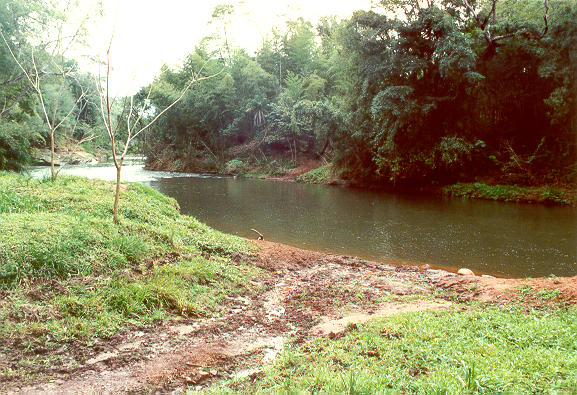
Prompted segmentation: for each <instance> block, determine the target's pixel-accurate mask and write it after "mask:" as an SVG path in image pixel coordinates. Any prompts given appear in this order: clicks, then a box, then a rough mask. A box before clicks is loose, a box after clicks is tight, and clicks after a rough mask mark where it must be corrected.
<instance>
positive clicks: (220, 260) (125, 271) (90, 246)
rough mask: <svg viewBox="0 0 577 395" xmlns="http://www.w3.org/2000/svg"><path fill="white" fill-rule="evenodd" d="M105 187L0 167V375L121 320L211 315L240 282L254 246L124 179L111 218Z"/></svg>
mask: <svg viewBox="0 0 577 395" xmlns="http://www.w3.org/2000/svg"><path fill="white" fill-rule="evenodd" d="M113 187H114V186H113V184H112V183H108V182H103V181H93V180H87V179H82V178H75V177H67V176H61V177H59V178H58V179H57V180H56V181H51V180H50V179H47V180H38V179H30V178H26V177H24V176H19V175H14V174H10V173H5V172H2V173H0V226H1V227H2V230H3V236H2V237H1V238H0V263H1V264H0V322H2V325H1V326H0V338H1V340H0V354H1V355H3V357H2V359H3V362H2V363H0V371H2V377H3V380H5V379H7V378H10V377H13V376H16V377H19V376H21V375H24V376H25V377H26V376H29V375H33V374H34V373H35V371H37V370H38V369H39V368H41V367H42V365H43V364H50V363H51V361H54V360H55V359H58V358H59V355H62V354H63V353H65V352H66V353H71V352H74V348H75V347H83V346H84V345H86V344H90V343H91V342H93V341H94V340H95V339H98V338H106V337H110V336H112V335H114V334H116V333H117V332H119V331H121V330H123V329H126V328H129V327H134V326H141V325H143V324H150V323H153V322H155V321H158V320H161V319H174V318H178V317H181V318H182V317H210V316H213V315H215V314H218V313H219V312H220V311H221V308H222V303H223V300H224V299H225V298H227V297H228V296H230V295H234V294H238V293H243V292H247V291H248V290H249V288H250V286H249V285H248V279H250V278H251V277H253V276H254V275H255V274H256V273H257V270H256V269H255V268H254V267H253V266H249V265H246V264H244V263H242V261H243V260H244V259H248V258H249V257H250V256H251V255H252V254H254V247H251V246H250V245H248V244H247V242H246V241H244V240H242V239H239V238H237V237H233V236H228V235H224V234H222V233H220V232H217V231H215V230H213V229H210V228H208V227H207V226H205V225H203V224H201V223H200V222H198V221H197V220H195V219H194V218H191V217H187V216H183V215H181V214H180V213H179V210H178V205H177V203H176V202H175V201H174V200H173V199H171V198H168V197H166V196H164V195H162V194H160V193H158V192H156V191H154V190H152V189H151V188H148V187H145V186H142V185H139V184H128V185H125V186H124V188H123V191H122V192H121V195H122V202H123V204H122V206H121V208H120V215H121V221H120V222H119V223H116V222H114V221H113V219H112V217H111V207H112V202H113ZM58 350H59V351H58ZM57 351H58V352H57ZM80 351H81V350H79V352H80Z"/></svg>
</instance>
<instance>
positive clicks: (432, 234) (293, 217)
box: [150, 178, 577, 276]
mask: <svg viewBox="0 0 577 395" xmlns="http://www.w3.org/2000/svg"><path fill="white" fill-rule="evenodd" d="M150 185H152V186H153V187H154V188H156V189H158V190H160V191H161V192H164V193H166V194H168V195H171V196H173V197H175V198H176V199H177V200H178V201H179V203H180V204H181V207H182V210H183V212H185V213H188V214H191V215H194V216H196V217H198V218H200V219H201V220H203V221H205V222H206V223H208V224H209V225H211V226H213V227H215V228H217V229H220V230H223V231H225V232H229V233H234V234H238V235H241V236H248V237H252V236H253V235H252V234H251V232H250V228H256V229H258V230H259V231H260V232H261V233H263V234H264V235H265V236H266V237H267V239H269V240H274V241H279V242H284V243H288V244H291V245H296V246H302V247H305V248H310V249H320V250H325V251H334V252H340V253H346V254H351V255H359V256H363V257H367V258H372V259H379V260H408V261H416V262H426V263H430V264H433V265H439V266H451V267H461V266H466V267H469V268H471V269H473V270H480V271H482V272H485V273H494V274H501V275H510V276H543V275H549V274H551V273H553V274H556V275H574V274H577V233H576V229H577V212H576V210H575V209H573V208H567V207H545V206H539V205H517V204H503V203H497V202H484V201H466V200H458V199H434V198H431V197H422V196H410V195H408V196H404V195H391V194H386V193H381V192H371V191H362V190H355V189H345V188H335V187H326V186H318V185H304V184H289V183H275V182H266V181H259V180H233V179H229V178H228V179H218V180H215V179H196V178H187V179H178V178H172V179H160V180H156V181H152V182H150Z"/></svg>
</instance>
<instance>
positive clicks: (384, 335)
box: [216, 306, 577, 394]
mask: <svg viewBox="0 0 577 395" xmlns="http://www.w3.org/2000/svg"><path fill="white" fill-rule="evenodd" d="M233 389H234V390H235V391H239V390H240V391H242V392H247V393H253V392H266V393H271V392H272V393H276V392H283V393H349V394H353V393H354V394H365V393H367V394H368V393H399V392H401V393H403V392H408V393H427V394H429V393H443V394H447V393H478V392H489V393H490V392H506V393H526V392H530V393H534V392H560V393H575V391H577V311H576V310H575V309H573V310H556V311H552V312H547V313H545V312H531V313H525V312H522V311H516V310H510V309H505V308H503V307H482V306H472V307H471V308H469V309H467V310H462V309H454V310H448V311H443V312H433V311H428V312H414V313H401V314H396V315H393V316H391V317H387V318H384V319H379V320H375V321H372V322H369V323H367V324H364V325H359V326H355V327H352V328H349V330H348V331H347V333H346V335H345V336H344V337H342V338H340V339H338V340H329V339H317V340H315V341H313V342H312V343H310V344H305V345H302V346H297V347H294V346H293V347H290V348H289V349H288V350H287V351H285V352H284V353H283V354H282V356H281V357H280V358H279V359H278V360H277V361H276V363H275V364H274V365H272V366H271V367H269V368H267V369H266V370H265V374H264V376H263V377H261V378H260V379H257V380H256V382H253V381H251V380H249V379H240V380H237V381H232V382H228V383H226V384H223V385H221V386H220V387H218V388H216V391H217V392H226V391H232V390H233Z"/></svg>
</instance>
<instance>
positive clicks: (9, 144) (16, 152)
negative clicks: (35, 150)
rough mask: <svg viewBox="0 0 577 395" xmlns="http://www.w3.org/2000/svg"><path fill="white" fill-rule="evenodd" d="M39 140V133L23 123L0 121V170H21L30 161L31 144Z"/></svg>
mask: <svg viewBox="0 0 577 395" xmlns="http://www.w3.org/2000/svg"><path fill="white" fill-rule="evenodd" d="M40 140H41V137H40V135H39V134H38V133H34V132H31V131H30V129H28V127H26V126H25V125H21V124H18V123H16V122H4V123H0V170H22V168H23V167H24V165H26V164H28V163H29V162H30V154H29V150H30V147H31V145H32V144H34V143H35V142H38V141H40Z"/></svg>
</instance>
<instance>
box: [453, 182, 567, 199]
mask: <svg viewBox="0 0 577 395" xmlns="http://www.w3.org/2000/svg"><path fill="white" fill-rule="evenodd" d="M443 192H444V193H445V194H447V195H449V196H455V197H466V198H473V199H485V200H497V201H503V202H528V203H552V204H574V203H575V202H574V197H573V196H570V194H568V193H566V191H562V190H560V189H557V188H555V187H551V186H544V187H521V186H518V185H487V184H484V183H481V182H475V183H458V184H455V185H450V186H446V187H444V188H443Z"/></svg>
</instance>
